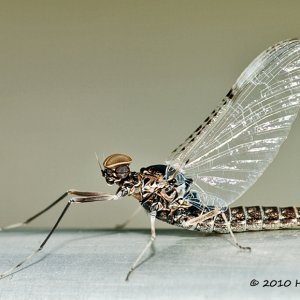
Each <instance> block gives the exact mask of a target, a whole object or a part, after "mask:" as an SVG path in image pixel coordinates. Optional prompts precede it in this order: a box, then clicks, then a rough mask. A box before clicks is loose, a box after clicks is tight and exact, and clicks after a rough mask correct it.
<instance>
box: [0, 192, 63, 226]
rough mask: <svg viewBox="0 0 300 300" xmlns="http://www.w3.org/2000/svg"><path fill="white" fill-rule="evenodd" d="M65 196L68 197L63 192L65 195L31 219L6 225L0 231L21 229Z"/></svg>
mask: <svg viewBox="0 0 300 300" xmlns="http://www.w3.org/2000/svg"><path fill="white" fill-rule="evenodd" d="M67 196H68V192H65V193H64V194H62V195H61V196H60V197H59V198H58V199H56V200H55V201H54V202H52V203H51V204H50V205H48V206H47V207H46V208H44V209H43V210H41V211H40V212H38V213H37V214H35V215H33V216H32V217H30V218H28V219H27V220H25V221H24V222H20V223H16V224H12V225H8V226H4V227H0V231H3V230H7V229H12V228H17V227H21V226H24V225H27V224H29V223H30V222H32V221H33V220H34V219H36V218H37V217H39V216H41V215H42V214H44V213H45V212H46V211H48V210H49V209H50V208H52V207H53V206H54V205H56V204H57V203H58V202H60V201H61V200H63V199H64V198H66V197H67Z"/></svg>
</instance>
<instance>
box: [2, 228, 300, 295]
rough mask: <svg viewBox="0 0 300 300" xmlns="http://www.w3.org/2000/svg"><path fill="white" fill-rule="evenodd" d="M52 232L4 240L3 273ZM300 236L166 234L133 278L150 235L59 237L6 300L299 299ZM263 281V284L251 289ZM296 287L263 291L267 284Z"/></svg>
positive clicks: (6, 284) (7, 235)
mask: <svg viewBox="0 0 300 300" xmlns="http://www.w3.org/2000/svg"><path fill="white" fill-rule="evenodd" d="M45 235H46V232H45V231H42V232H41V231H12V232H2V233H1V235H0V245H1V248H0V268H1V269H0V271H1V272H3V271H5V270H7V269H8V268H10V267H11V266H12V265H14V264H15V263H17V262H19V261H20V260H21V259H23V258H24V257H25V256H26V255H28V254H30V253H31V251H32V250H34V249H36V248H37V247H38V245H39V243H40V242H41V241H42V240H43V238H44V237H45ZM299 235H300V231H297V230H294V231H291V230H290V231H276V232H275V231H273V232H252V233H243V234H237V235H236V236H237V238H238V240H239V241H240V243H241V244H243V245H247V246H251V247H252V252H251V253H248V252H243V251H240V250H238V249H236V248H235V247H234V246H233V245H232V244H231V243H230V242H229V241H228V240H229V239H230V237H229V235H215V234H213V235H204V234H200V233H197V232H189V231H184V230H172V231H169V230H159V231H158V237H157V240H156V254H155V256H152V257H151V258H150V259H148V260H146V261H145V262H144V263H143V264H142V265H140V266H139V267H138V268H137V269H136V270H135V272H134V273H133V274H132V276H131V278H130V281H129V282H125V280H124V279H125V276H126V273H127V271H128V270H129V268H130V265H131V263H132V262H133V261H134V260H135V258H136V257H137V255H138V254H139V253H140V251H141V250H142V248H143V247H144V245H145V244H146V242H147V241H148V238H149V232H148V231H126V230H125V231H122V232H117V231H109V230H108V231H99V230H89V231H86V230H85V231H58V232H57V233H55V234H54V236H53V238H51V239H50V241H49V244H47V245H46V246H45V249H44V250H43V251H42V252H41V253H39V254H38V256H36V257H35V258H34V259H33V260H32V261H31V263H30V264H27V265H26V267H25V268H24V269H23V270H21V271H20V272H17V273H15V274H14V275H13V276H9V277H7V278H5V279H3V280H1V281H0V299H1V300H2V299H5V300H9V299H73V300H74V299H106V300H108V299H243V300H245V299H287V297H289V299H299V292H300V283H299V285H298V288H296V287H294V283H295V281H296V280H297V279H298V280H299V282H300V274H299V267H298V265H299V262H300V253H299V246H300V239H299ZM252 279H257V280H258V281H259V282H260V284H259V286H256V287H251V286H250V281H251V280H252ZM272 279H276V280H279V279H281V280H291V281H292V284H291V286H290V287H262V283H263V280H272Z"/></svg>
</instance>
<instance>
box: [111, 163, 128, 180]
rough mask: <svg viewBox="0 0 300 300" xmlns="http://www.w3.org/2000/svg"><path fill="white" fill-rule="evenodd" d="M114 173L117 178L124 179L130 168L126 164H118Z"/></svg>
mask: <svg viewBox="0 0 300 300" xmlns="http://www.w3.org/2000/svg"><path fill="white" fill-rule="evenodd" d="M115 173H116V175H117V177H118V178H120V179H124V178H126V177H127V176H128V175H129V173H130V169H129V167H128V166H119V167H117V168H116V170H115Z"/></svg>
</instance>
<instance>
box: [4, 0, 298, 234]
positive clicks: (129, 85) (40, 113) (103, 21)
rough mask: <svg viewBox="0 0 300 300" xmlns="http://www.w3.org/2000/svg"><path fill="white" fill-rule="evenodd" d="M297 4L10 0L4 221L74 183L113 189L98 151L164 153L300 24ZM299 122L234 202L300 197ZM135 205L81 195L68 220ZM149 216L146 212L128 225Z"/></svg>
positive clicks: (141, 159)
mask: <svg viewBox="0 0 300 300" xmlns="http://www.w3.org/2000/svg"><path fill="white" fill-rule="evenodd" d="M299 13H300V2H299V1H291V0H290V1H274V0H272V1H253V0H252V1H221V0H219V1H175V0H173V1H111V0H109V1H91V0H87V1H66V0H63V1H62V0H60V1H21V0H19V1H3V0H1V1H0V138H1V147H0V160H1V164H0V166H1V168H0V182H1V197H0V221H1V224H0V226H4V225H7V224H10V223H14V222H18V221H21V220H24V219H26V218H27V217H29V216H30V215H32V214H33V213H35V212H36V211H37V210H39V209H41V208H43V207H44V206H46V205H47V204H48V203H50V201H53V200H54V199H55V198H57V197H58V196H59V195H60V194H61V193H62V192H63V191H65V190H67V189H69V188H76V189H81V190H99V191H107V192H114V191H115V188H112V187H108V186H106V184H105V182H104V180H103V178H101V176H100V173H99V169H98V166H97V163H96V160H95V157H94V151H97V153H98V154H99V156H100V157H101V159H102V155H103V156H107V155H109V154H111V153H116V152H120V153H127V154H129V155H131V156H132V158H133V159H134V162H133V164H132V168H133V169H136V170H139V168H140V167H143V166H147V165H150V164H155V163H162V162H164V160H165V159H166V158H167V156H168V154H169V153H170V151H171V150H172V149H173V148H174V147H175V146H176V145H177V144H179V143H180V142H181V141H182V140H183V139H185V138H186V136H187V135H189V134H190V133H191V131H193V130H194V129H195V128H196V127H197V126H198V125H199V124H200V123H201V122H202V121H203V119H204V118H205V117H206V116H207V115H208V114H209V113H210V112H211V111H212V109H213V108H214V107H215V106H216V104H217V103H218V102H219V100H220V99H221V98H222V97H223V96H224V95H225V94H226V93H227V91H228V90H229V88H230V87H231V85H232V84H233V83H234V81H235V80H236V78H237V77H238V75H239V74H240V73H241V71H242V70H243V69H244V68H245V67H246V66H247V65H248V64H249V63H250V61H251V60H252V59H253V58H254V57H255V56H257V55H258V54H259V53H260V52H261V51H263V50H264V49H265V48H267V47H268V46H270V45H272V44H273V43H275V42H278V41H280V40H283V39H286V38H290V37H295V36H299V35H300V18H299ZM299 132H300V118H298V119H297V121H296V123H295V125H294V127H293V129H292V132H291V134H290V136H289V139H288V141H287V142H286V143H285V144H284V146H283V147H282V149H281V151H280V154H279V155H278V156H277V158H276V160H275V162H274V163H273V164H272V165H271V167H270V168H269V169H268V170H267V171H266V173H265V174H264V176H263V177H262V178H261V179H260V180H259V181H258V182H257V183H256V185H255V186H254V187H253V188H252V189H251V190H250V191H248V192H247V193H246V194H245V195H244V196H243V197H242V199H240V200H239V201H238V202H236V204H244V205H247V204H250V205H252V204H265V205H271V204H275V205H291V204H292V205H296V204H300V197H299V178H300V172H299V167H300V161H299V152H300V140H299V138H297V136H299ZM137 205H138V203H137V202H136V200H133V199H130V198H126V199H122V200H120V201H118V202H114V203H94V204H86V205H78V206H74V207H72V208H71V209H70V212H68V214H67V216H66V217H65V219H64V220H63V222H62V224H61V227H81V228H88V227H89V228H96V227H97V228H105V227H112V226H114V225H115V224H116V223H120V222H122V221H123V220H125V219H126V217H127V216H128V215H130V213H131V212H132V211H134V210H135V208H136V207H137ZM62 206H63V205H61V206H60V207H57V208H55V209H53V211H51V212H49V213H48V214H47V215H45V216H44V217H43V218H41V219H39V220H37V221H36V222H35V223H34V224H33V226H39V227H41V226H45V227H47V226H50V225H52V224H53V223H54V221H55V220H56V218H57V216H58V214H59V213H60V211H61V209H62ZM148 223H149V221H148V219H147V218H146V216H145V215H144V214H143V213H142V214H140V215H139V216H138V217H137V218H136V219H135V220H134V221H133V222H132V223H131V226H132V227H148ZM159 226H162V227H167V228H169V227H170V226H168V225H163V224H161V223H159Z"/></svg>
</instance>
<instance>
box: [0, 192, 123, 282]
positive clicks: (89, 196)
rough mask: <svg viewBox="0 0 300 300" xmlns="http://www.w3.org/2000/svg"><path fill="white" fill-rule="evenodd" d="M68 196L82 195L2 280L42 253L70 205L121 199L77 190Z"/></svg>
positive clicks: (68, 204)
mask: <svg viewBox="0 0 300 300" xmlns="http://www.w3.org/2000/svg"><path fill="white" fill-rule="evenodd" d="M67 194H70V195H80V196H78V197H73V198H71V199H70V200H69V201H68V203H67V205H66V206H65V208H64V209H63V211H62V213H61V214H60V216H59V217H58V219H57V221H56V223H55V224H54V226H53V227H52V229H51V230H50V232H49V233H48V235H47V236H46V238H45V239H44V241H43V242H42V243H41V244H40V246H39V248H37V249H36V250H35V251H33V252H32V253H31V254H30V255H28V256H27V257H25V259H23V260H22V261H21V262H19V263H18V264H17V265H15V266H14V267H12V268H10V269H9V270H7V271H5V272H4V273H2V274H0V279H2V278H4V277H6V276H8V275H10V274H11V273H13V272H14V271H15V270H16V269H18V268H19V267H21V266H22V265H23V264H24V263H25V262H27V261H29V260H30V259H31V258H32V257H33V256H34V255H35V254H37V253H38V252H40V251H41V250H42V249H43V247H44V246H45V244H46V243H47V241H48V240H49V238H50V237H51V235H52V234H53V232H54V231H55V229H56V227H57V226H58V224H59V223H60V221H61V219H62V218H63V216H64V215H65V213H66V211H67V210H68V208H69V207H70V205H71V204H72V203H87V202H94V201H106V200H117V199H118V198H119V197H118V196H116V195H110V194H106V193H98V192H80V191H75V190H70V191H68V193H67Z"/></svg>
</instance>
